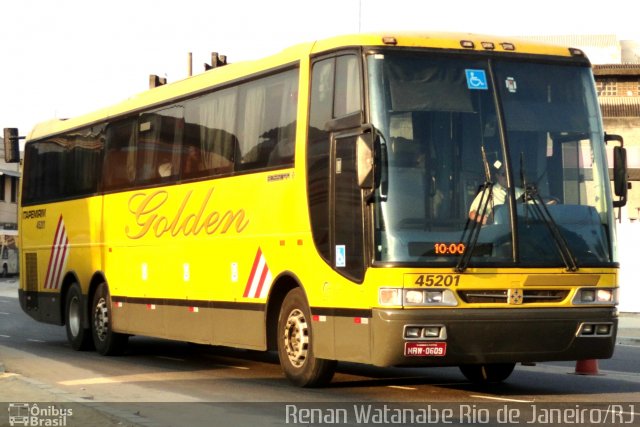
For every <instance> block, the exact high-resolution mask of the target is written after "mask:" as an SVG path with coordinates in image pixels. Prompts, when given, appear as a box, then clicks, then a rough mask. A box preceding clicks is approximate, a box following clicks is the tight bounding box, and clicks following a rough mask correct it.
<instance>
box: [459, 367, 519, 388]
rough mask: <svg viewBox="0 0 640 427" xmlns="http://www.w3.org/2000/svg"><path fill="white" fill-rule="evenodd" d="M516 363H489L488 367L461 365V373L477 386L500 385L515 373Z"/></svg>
mask: <svg viewBox="0 0 640 427" xmlns="http://www.w3.org/2000/svg"><path fill="white" fill-rule="evenodd" d="M515 366H516V364H515V363H488V364H486V365H461V366H460V371H462V374H463V375H464V376H465V377H466V378H467V379H468V380H469V381H471V382H473V383H475V384H493V383H500V382H502V381H504V380H506V379H507V378H509V375H511V373H512V372H513V369H514V368H515Z"/></svg>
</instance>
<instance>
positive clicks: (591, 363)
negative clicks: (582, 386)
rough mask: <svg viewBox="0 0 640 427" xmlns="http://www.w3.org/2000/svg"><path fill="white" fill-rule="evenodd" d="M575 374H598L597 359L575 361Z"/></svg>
mask: <svg viewBox="0 0 640 427" xmlns="http://www.w3.org/2000/svg"><path fill="white" fill-rule="evenodd" d="M575 374H576V375H599V373H598V360H597V359H587V360H577V361H576V371H575Z"/></svg>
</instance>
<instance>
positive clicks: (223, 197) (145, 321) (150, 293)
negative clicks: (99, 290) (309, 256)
mask: <svg viewBox="0 0 640 427" xmlns="http://www.w3.org/2000/svg"><path fill="white" fill-rule="evenodd" d="M270 177H275V178H270ZM293 177H294V174H293V173H292V172H291V171H283V170H278V171H274V172H272V173H269V172H265V173H255V174H247V175H242V176H237V177H231V178H220V179H215V180H210V181H202V182H196V183H192V184H184V185H174V186H166V187H156V188H146V189H140V190H135V191H131V192H126V193H115V194H109V195H106V196H105V223H104V230H105V245H106V248H105V254H106V258H105V272H106V277H107V282H108V284H109V288H110V292H111V295H112V299H113V300H114V302H116V309H114V318H113V327H114V330H116V331H117V332H123V333H131V334H139V335H150V336H157V337H162V338H173V339H181V340H187V341H195V342H204V343H213V344H224V345H230V346H238V347H244V348H254V349H266V328H265V322H266V314H265V311H266V301H267V296H268V294H269V289H270V287H271V286H272V284H273V279H274V278H275V277H277V276H278V274H280V273H281V272H282V271H283V270H284V269H285V268H289V267H291V259H292V255H293V254H292V251H297V252H299V251H300V249H299V247H298V245H297V244H296V242H298V241H299V240H300V241H301V239H299V232H298V233H294V230H300V228H301V226H300V222H301V221H302V220H303V219H304V215H303V214H300V215H297V214H298V212H297V211H299V210H304V209H305V208H306V207H305V205H304V204H302V205H301V204H300V203H295V202H294V200H295V197H294V191H295V190H294V189H295V182H294V181H295V180H294V178H293ZM301 182H302V181H301ZM296 206H298V207H296ZM290 211H295V212H294V214H292V213H291V212H290ZM301 218H302V219H301ZM308 244H310V242H307V245H308ZM305 249H306V247H305ZM254 282H255V285H254V286H252V284H253V283H254ZM119 302H120V303H122V307H118V304H117V303H119ZM203 314H204V315H203Z"/></svg>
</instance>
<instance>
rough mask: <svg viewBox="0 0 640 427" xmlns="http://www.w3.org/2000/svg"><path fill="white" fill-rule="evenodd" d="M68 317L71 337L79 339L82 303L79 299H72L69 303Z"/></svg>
mask: <svg viewBox="0 0 640 427" xmlns="http://www.w3.org/2000/svg"><path fill="white" fill-rule="evenodd" d="M68 316H69V319H68V322H69V331H70V332H71V335H73V336H74V337H77V336H78V333H79V332H80V301H79V300H78V297H73V298H71V301H69V313H68Z"/></svg>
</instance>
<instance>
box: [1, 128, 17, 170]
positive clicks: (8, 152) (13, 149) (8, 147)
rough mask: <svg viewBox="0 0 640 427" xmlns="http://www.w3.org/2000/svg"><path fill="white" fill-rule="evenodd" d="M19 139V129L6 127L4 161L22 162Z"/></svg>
mask: <svg viewBox="0 0 640 427" xmlns="http://www.w3.org/2000/svg"><path fill="white" fill-rule="evenodd" d="M19 139H20V137H19V136H18V129H16V128H4V161H5V162H6V163H19V162H20V146H19V144H18V141H19Z"/></svg>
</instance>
